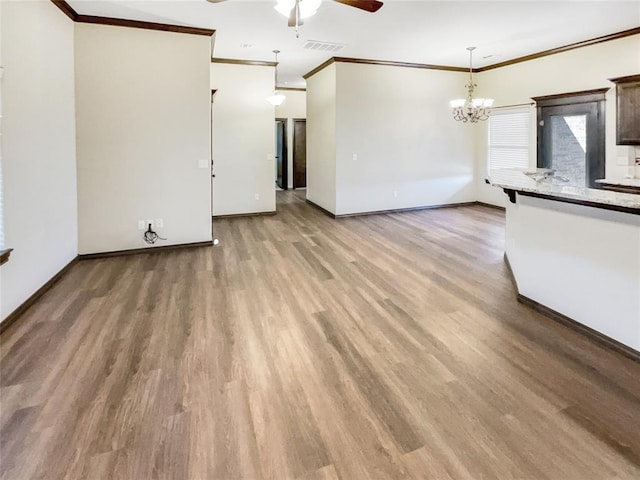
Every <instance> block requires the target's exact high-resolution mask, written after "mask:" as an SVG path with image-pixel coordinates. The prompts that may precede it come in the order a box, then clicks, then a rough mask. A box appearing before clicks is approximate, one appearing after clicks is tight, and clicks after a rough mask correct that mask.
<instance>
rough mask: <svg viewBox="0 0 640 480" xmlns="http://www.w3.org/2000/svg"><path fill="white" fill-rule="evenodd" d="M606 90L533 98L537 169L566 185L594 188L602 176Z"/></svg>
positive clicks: (603, 167) (603, 174)
mask: <svg viewBox="0 0 640 480" xmlns="http://www.w3.org/2000/svg"><path fill="white" fill-rule="evenodd" d="M606 90H607V89H601V90H591V91H588V92H578V93H571V94H564V95H552V96H549V97H538V98H534V100H535V101H536V103H537V104H538V167H541V168H550V169H553V170H554V171H555V175H556V176H559V177H561V178H563V179H564V180H565V181H566V182H567V183H568V184H570V185H574V186H578V187H587V188H597V187H598V184H596V183H595V181H596V180H598V179H600V178H604V176H605V161H604V154H605V153H604V151H605V123H604V100H605V93H606Z"/></svg>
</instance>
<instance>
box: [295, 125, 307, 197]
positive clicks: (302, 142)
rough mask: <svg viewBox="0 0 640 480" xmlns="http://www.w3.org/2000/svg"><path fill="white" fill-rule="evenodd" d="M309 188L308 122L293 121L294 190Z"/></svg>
mask: <svg viewBox="0 0 640 480" xmlns="http://www.w3.org/2000/svg"><path fill="white" fill-rule="evenodd" d="M306 186H307V121H306V120H305V119H301V118H294V119H293V188H306Z"/></svg>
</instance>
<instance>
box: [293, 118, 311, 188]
mask: <svg viewBox="0 0 640 480" xmlns="http://www.w3.org/2000/svg"><path fill="white" fill-rule="evenodd" d="M292 120H293V129H292V138H293V142H292V143H291V148H292V156H291V166H292V170H293V173H292V175H293V182H292V185H293V188H294V189H295V188H296V158H295V144H296V123H304V124H305V130H306V124H307V119H306V118H293V119H292ZM305 137H306V134H305ZM305 144H306V143H305ZM305 153H306V152H305ZM305 168H306V167H305ZM304 185H305V186H304V187H298V188H306V186H307V182H306V181H305V182H304Z"/></svg>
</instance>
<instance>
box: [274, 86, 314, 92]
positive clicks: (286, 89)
mask: <svg viewBox="0 0 640 480" xmlns="http://www.w3.org/2000/svg"><path fill="white" fill-rule="evenodd" d="M276 90H278V91H279V92H306V91H307V89H306V88H303V87H276Z"/></svg>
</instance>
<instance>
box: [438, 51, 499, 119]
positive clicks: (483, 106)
mask: <svg viewBox="0 0 640 480" xmlns="http://www.w3.org/2000/svg"><path fill="white" fill-rule="evenodd" d="M475 49H476V47H467V50H469V84H468V85H465V86H466V87H467V98H458V99H456V100H451V101H450V102H449V105H451V108H452V109H453V119H454V120H457V121H459V122H464V123H467V122H471V123H477V122H478V121H479V120H487V119H488V118H489V112H488V111H487V109H488V108H490V107H491V105H493V98H473V90H474V89H475V88H476V87H477V86H478V85H476V84H475V83H473V51H474V50H475Z"/></svg>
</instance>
